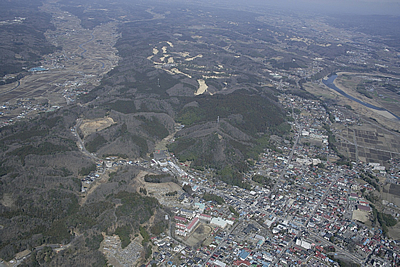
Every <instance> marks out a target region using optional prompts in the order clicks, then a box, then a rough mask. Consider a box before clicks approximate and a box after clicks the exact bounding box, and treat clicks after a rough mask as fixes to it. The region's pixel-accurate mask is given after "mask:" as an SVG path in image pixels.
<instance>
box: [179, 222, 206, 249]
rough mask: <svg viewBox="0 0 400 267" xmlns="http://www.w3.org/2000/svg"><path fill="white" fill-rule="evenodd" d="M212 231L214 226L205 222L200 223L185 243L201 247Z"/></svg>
mask: <svg viewBox="0 0 400 267" xmlns="http://www.w3.org/2000/svg"><path fill="white" fill-rule="evenodd" d="M211 231H212V228H211V227H210V226H209V225H207V224H204V223H200V224H199V225H198V226H197V228H196V229H195V230H194V232H193V233H192V234H191V235H190V236H189V237H188V239H186V240H185V243H186V244H187V245H188V246H191V247H199V246H201V244H202V243H203V241H204V240H206V239H207V238H208V237H209V236H210V233H211Z"/></svg>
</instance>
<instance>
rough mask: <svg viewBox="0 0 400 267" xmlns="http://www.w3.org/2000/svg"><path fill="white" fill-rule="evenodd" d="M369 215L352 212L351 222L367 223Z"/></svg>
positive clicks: (357, 211) (358, 211) (363, 212)
mask: <svg viewBox="0 0 400 267" xmlns="http://www.w3.org/2000/svg"><path fill="white" fill-rule="evenodd" d="M368 214H369V213H368V212H365V211H361V210H354V211H353V217H352V220H357V221H360V222H363V223H367V222H369V215H368Z"/></svg>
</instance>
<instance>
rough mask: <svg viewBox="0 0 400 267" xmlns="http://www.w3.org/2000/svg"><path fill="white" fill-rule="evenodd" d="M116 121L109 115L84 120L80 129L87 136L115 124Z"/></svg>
mask: <svg viewBox="0 0 400 267" xmlns="http://www.w3.org/2000/svg"><path fill="white" fill-rule="evenodd" d="M114 123H115V122H114V120H113V119H112V118H109V117H106V118H102V119H97V120H84V121H83V122H82V124H81V126H80V127H79V129H80V130H81V131H82V133H83V135H84V137H86V136H88V135H90V134H92V133H95V132H97V131H101V130H104V129H105V128H107V127H110V126H111V125H113V124H114Z"/></svg>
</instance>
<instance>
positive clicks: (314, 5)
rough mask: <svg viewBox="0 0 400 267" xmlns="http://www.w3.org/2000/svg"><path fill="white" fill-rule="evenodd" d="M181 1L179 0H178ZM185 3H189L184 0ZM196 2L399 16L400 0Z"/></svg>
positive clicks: (237, 0) (222, 0)
mask: <svg viewBox="0 0 400 267" xmlns="http://www.w3.org/2000/svg"><path fill="white" fill-rule="evenodd" d="M178 1H181V0H178ZM185 2H186V3H190V2H187V1H185ZM193 2H194V3H197V4H202V5H204V4H210V5H213V6H219V7H222V6H230V7H241V6H242V7H246V8H247V9H248V8H257V7H277V8H281V9H286V10H288V11H291V12H296V11H301V12H304V11H312V12H323V13H327V14H343V15H351V14H357V15H395V16H400V0H381V1H378V0H336V1H331V0H281V1H279V2H276V1H272V0H221V1H218V2H213V1H210V0H205V1H199V0H193Z"/></svg>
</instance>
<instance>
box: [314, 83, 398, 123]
mask: <svg viewBox="0 0 400 267" xmlns="http://www.w3.org/2000/svg"><path fill="white" fill-rule="evenodd" d="M337 77H338V76H337V75H332V76H330V77H329V78H328V79H327V80H322V82H323V83H324V84H325V85H326V86H328V87H329V88H331V89H333V90H335V91H336V92H338V93H339V94H341V95H342V96H345V97H347V98H348V99H350V100H353V101H355V102H357V103H360V104H361V105H363V106H365V107H367V108H370V109H374V110H380V111H387V112H389V113H390V114H392V115H393V116H395V117H396V118H397V119H398V120H400V117H399V116H397V115H395V114H393V113H392V112H390V111H389V110H387V109H384V108H381V107H377V106H374V105H372V104H369V103H365V102H363V101H361V100H360V99H358V98H355V97H354V96H351V95H349V94H347V93H346V92H344V91H343V90H340V89H339V88H338V87H337V86H336V85H335V84H334V81H335V79H336V78H337Z"/></svg>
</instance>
